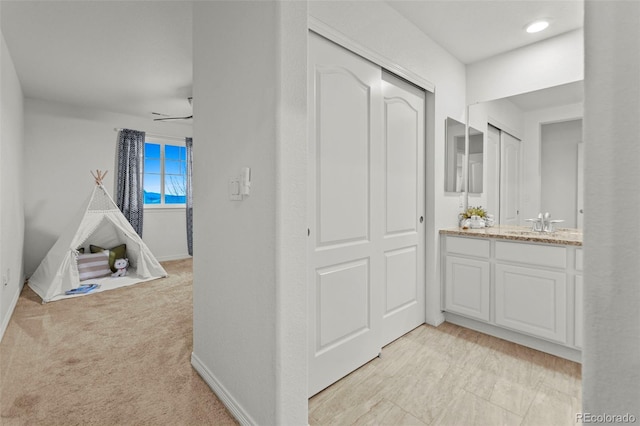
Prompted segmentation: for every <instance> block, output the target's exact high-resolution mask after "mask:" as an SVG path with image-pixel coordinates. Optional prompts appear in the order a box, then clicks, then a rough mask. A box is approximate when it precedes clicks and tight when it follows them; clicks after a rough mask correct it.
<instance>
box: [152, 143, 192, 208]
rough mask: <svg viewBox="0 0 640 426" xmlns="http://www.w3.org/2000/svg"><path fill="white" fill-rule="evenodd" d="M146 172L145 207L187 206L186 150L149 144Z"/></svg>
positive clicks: (179, 147)
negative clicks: (148, 205) (154, 205)
mask: <svg viewBox="0 0 640 426" xmlns="http://www.w3.org/2000/svg"><path fill="white" fill-rule="evenodd" d="M163 151H164V152H163ZM163 154H164V155H163ZM144 168H145V169H144V203H145V204H156V205H161V204H165V205H167V204H168V205H171V204H173V205H175V204H185V203H186V193H187V191H186V189H187V185H186V182H187V181H186V170H187V149H186V147H184V146H177V145H169V144H158V143H149V142H148V143H145V153H144Z"/></svg>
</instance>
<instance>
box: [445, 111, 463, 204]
mask: <svg viewBox="0 0 640 426" xmlns="http://www.w3.org/2000/svg"><path fill="white" fill-rule="evenodd" d="M445 128H446V133H445V135H446V144H445V157H446V162H445V168H444V170H445V178H444V190H445V192H457V193H461V192H464V191H465V190H466V188H465V185H464V167H465V159H466V155H465V143H466V142H465V139H466V138H465V128H466V127H465V125H464V124H463V123H461V122H459V121H458V120H454V119H453V118H451V117H447V119H446V127H445Z"/></svg>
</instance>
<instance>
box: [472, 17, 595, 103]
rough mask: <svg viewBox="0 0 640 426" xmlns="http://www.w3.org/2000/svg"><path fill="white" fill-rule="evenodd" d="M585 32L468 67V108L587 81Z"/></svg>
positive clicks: (576, 32)
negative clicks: (585, 79)
mask: <svg viewBox="0 0 640 426" xmlns="http://www.w3.org/2000/svg"><path fill="white" fill-rule="evenodd" d="M583 64H584V46H583V30H582V29H579V30H574V31H570V32H568V33H564V34H561V35H559V36H556V37H553V38H550V39H547V40H543V41H540V42H538V43H534V44H532V45H529V46H525V47H522V48H520V49H515V50H512V51H510V52H506V53H503V54H500V55H496V56H493V57H491V58H488V59H485V60H482V61H478V62H476V63H473V64H470V65H468V66H467V100H468V102H469V104H473V103H476V102H483V101H489V100H493V99H500V98H506V97H508V96H513V95H517V94H520V93H527V92H533V91H534V90H539V89H544V88H547V87H553V86H559V85H561V84H565V83H571V82H575V81H580V80H582V79H583V78H584V66H583Z"/></svg>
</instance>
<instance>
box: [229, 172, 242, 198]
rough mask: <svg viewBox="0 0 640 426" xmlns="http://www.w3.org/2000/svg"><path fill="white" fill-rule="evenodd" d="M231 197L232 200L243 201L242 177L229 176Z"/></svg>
mask: <svg viewBox="0 0 640 426" xmlns="http://www.w3.org/2000/svg"><path fill="white" fill-rule="evenodd" d="M229 199H230V200H231V201H242V194H240V179H239V178H237V177H232V178H229Z"/></svg>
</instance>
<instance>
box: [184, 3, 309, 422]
mask: <svg viewBox="0 0 640 426" xmlns="http://www.w3.org/2000/svg"><path fill="white" fill-rule="evenodd" d="M306 18H307V17H306V3H305V2H262V1H246V2H196V4H195V5H194V35H193V44H194V54H193V57H194V67H193V69H194V92H193V93H194V113H195V120H194V140H198V141H200V142H199V146H198V155H197V156H195V155H194V182H198V183H199V186H197V187H196V186H194V199H195V200H198V201H197V203H195V202H194V233H195V236H194V277H193V300H194V318H193V321H194V328H193V334H194V336H193V354H192V364H193V366H194V368H195V369H196V370H197V371H198V372H199V373H200V375H201V376H202V377H203V378H204V379H205V381H206V382H207V383H208V384H209V386H210V387H211V388H212V389H213V390H214V391H215V392H216V394H217V395H218V396H219V397H220V399H221V400H222V401H223V402H224V403H225V405H226V406H227V407H228V408H229V409H230V411H231V412H232V414H233V415H234V416H235V417H236V418H237V419H238V420H239V421H240V423H242V424H265V425H267V424H283V425H284V424H291V425H294V424H306V423H307V421H308V419H307V395H306V393H307V378H306V358H307V352H306V348H307V346H306V327H307V321H306V303H307V297H306V294H307V293H306V275H305V274H306V269H305V262H306V131H307V128H306V102H307V100H306V78H307V76H306V58H307V52H306V45H307V42H306V37H307V28H306ZM194 151H195V146H194ZM245 166H247V167H251V178H252V183H251V194H250V195H249V196H248V197H245V199H244V200H243V201H231V200H230V199H229V190H228V180H229V178H230V177H236V176H238V175H239V174H240V169H241V168H242V167H245ZM196 236H197V238H196Z"/></svg>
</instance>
